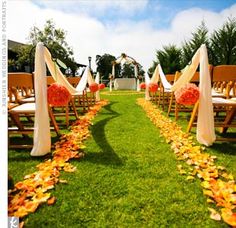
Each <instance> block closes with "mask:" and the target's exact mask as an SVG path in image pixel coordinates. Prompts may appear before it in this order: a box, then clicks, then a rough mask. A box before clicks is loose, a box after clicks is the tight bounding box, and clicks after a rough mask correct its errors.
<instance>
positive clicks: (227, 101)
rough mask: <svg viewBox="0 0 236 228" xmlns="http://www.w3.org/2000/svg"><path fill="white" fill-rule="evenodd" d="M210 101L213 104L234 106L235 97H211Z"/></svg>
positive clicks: (235, 103)
mask: <svg viewBox="0 0 236 228" xmlns="http://www.w3.org/2000/svg"><path fill="white" fill-rule="evenodd" d="M212 103H213V104H214V105H230V106H236V99H234V98H232V99H225V98H222V97H213V98H212Z"/></svg>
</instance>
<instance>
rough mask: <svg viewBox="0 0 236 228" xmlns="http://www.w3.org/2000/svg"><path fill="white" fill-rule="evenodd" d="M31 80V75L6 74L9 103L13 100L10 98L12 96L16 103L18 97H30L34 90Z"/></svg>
mask: <svg viewBox="0 0 236 228" xmlns="http://www.w3.org/2000/svg"><path fill="white" fill-rule="evenodd" d="M33 80H34V79H33V74H31V73H26V72H13V73H8V92H9V96H10V97H9V99H10V101H12V99H13V98H12V96H14V100H15V101H16V102H17V100H18V99H20V97H30V96H31V95H32V94H33V90H34V82H33Z"/></svg>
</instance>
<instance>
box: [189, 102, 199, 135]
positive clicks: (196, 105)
mask: <svg viewBox="0 0 236 228" xmlns="http://www.w3.org/2000/svg"><path fill="white" fill-rule="evenodd" d="M198 107H199V101H198V102H197V103H196V104H195V105H194V107H193V111H192V114H191V118H190V120H189V123H188V127H187V133H189V132H190V131H191V129H192V126H193V122H194V119H195V117H196V115H197V111H198Z"/></svg>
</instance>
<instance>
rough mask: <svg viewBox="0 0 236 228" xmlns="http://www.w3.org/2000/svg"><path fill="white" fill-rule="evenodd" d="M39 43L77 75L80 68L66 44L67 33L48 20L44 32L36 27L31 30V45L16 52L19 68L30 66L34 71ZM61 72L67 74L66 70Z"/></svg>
mask: <svg viewBox="0 0 236 228" xmlns="http://www.w3.org/2000/svg"><path fill="white" fill-rule="evenodd" d="M38 42H43V43H44V45H45V46H46V47H47V48H48V49H49V51H50V52H51V54H52V57H53V58H57V59H60V60H61V61H62V62H63V63H65V64H66V66H67V68H68V69H69V68H70V69H71V71H72V74H73V75H75V71H76V70H77V68H78V66H77V64H76V62H75V61H74V58H73V51H72V49H71V47H69V45H68V44H67V42H66V32H65V31H64V30H63V29H59V28H56V26H55V24H54V22H53V21H52V20H47V21H46V24H45V26H44V28H43V29H42V30H40V29H39V28H38V27H36V26H34V27H33V28H32V29H31V30H30V34H29V44H28V45H26V46H22V47H20V48H17V49H16V50H15V51H16V52H17V60H16V64H17V65H18V68H23V67H24V66H25V65H29V66H31V70H33V68H34V55H35V47H36V45H37V43H38ZM61 70H62V72H63V73H65V69H63V68H61Z"/></svg>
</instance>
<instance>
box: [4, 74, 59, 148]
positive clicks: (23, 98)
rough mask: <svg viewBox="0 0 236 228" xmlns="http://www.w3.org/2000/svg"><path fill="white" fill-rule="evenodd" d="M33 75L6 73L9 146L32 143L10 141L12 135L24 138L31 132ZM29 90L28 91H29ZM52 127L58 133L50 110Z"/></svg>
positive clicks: (22, 146)
mask: <svg viewBox="0 0 236 228" xmlns="http://www.w3.org/2000/svg"><path fill="white" fill-rule="evenodd" d="M33 88H34V83H33V75H32V74H29V73H25V72H21V73H8V95H9V97H8V114H9V115H8V116H9V117H8V119H9V121H8V135H9V148H26V147H32V145H26V144H23V145H17V144H12V143H11V136H12V135H22V136H23V137H24V138H25V137H27V136H28V135H29V134H33V130H34V121H33V119H34V115H35V99H34V89H33ZM29 92H30V93H29ZM12 94H14V95H12ZM49 116H50V119H51V122H52V129H53V130H55V132H56V133H57V135H60V132H59V128H58V125H57V123H56V120H55V117H54V115H53V113H52V112H49Z"/></svg>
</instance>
